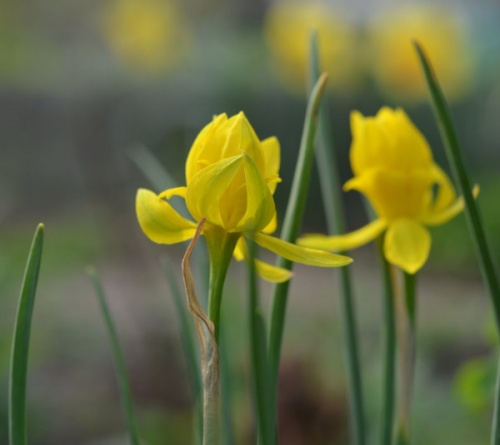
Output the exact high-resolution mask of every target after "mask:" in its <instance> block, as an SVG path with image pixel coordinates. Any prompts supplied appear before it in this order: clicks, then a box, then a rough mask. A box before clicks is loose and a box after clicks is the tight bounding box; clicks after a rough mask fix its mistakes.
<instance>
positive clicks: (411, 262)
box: [384, 219, 431, 274]
mask: <svg viewBox="0 0 500 445" xmlns="http://www.w3.org/2000/svg"><path fill="white" fill-rule="evenodd" d="M430 250H431V235H430V234H429V231H428V230H427V229H426V228H425V227H424V226H422V225H421V224H419V223H418V222H417V221H414V220H411V219H398V220H397V221H395V222H394V223H392V224H391V225H390V226H389V228H388V229H387V232H386V234H385V240H384V254H385V257H386V259H387V261H389V263H391V264H394V265H396V266H399V267H400V268H401V269H403V270H404V271H406V272H408V273H410V274H414V273H416V272H418V270H420V268H421V267H422V266H423V265H424V264H425V262H426V261H427V258H428V256H429V252H430Z"/></svg>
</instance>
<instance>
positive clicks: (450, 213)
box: [421, 185, 479, 226]
mask: <svg viewBox="0 0 500 445" xmlns="http://www.w3.org/2000/svg"><path fill="white" fill-rule="evenodd" d="M472 194H473V196H474V198H477V195H479V186H478V185H475V186H474V188H473V189H472ZM464 208H465V201H464V198H463V196H460V197H459V198H457V199H456V200H455V202H454V203H453V204H451V205H450V206H449V207H447V208H446V209H443V210H440V211H436V212H434V213H430V214H429V215H426V216H425V217H424V218H422V219H421V221H422V223H424V224H426V225H428V226H440V225H441V224H445V223H447V222H448V221H449V220H450V219H452V218H454V217H455V216H457V215H458V214H459V213H461V212H462V211H463V210H464Z"/></svg>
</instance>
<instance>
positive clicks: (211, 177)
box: [136, 113, 352, 282]
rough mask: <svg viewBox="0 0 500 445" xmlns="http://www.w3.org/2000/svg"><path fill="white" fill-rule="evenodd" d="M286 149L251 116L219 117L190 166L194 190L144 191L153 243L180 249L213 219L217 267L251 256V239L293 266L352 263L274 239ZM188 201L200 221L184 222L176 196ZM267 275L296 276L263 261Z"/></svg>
mask: <svg viewBox="0 0 500 445" xmlns="http://www.w3.org/2000/svg"><path fill="white" fill-rule="evenodd" d="M279 166H280V146H279V142H278V140H277V139H276V138H274V137H271V138H268V139H264V140H263V141H260V140H259V138H258V137H257V135H256V134H255V131H254V129H253V128H252V126H251V125H250V123H249V122H248V120H247V118H246V117H245V115H244V114H243V113H239V114H238V115H236V116H233V117H231V118H228V117H227V116H226V114H221V115H218V116H215V117H214V119H213V121H212V122H211V123H210V124H208V125H207V126H206V127H205V128H204V129H203V130H202V131H201V132H200V134H199V135H198V137H197V138H196V140H195V141H194V143H193V146H192V147H191V150H190V152H189V155H188V158H187V161H186V186H184V187H177V188H173V189H169V190H166V191H164V192H163V193H160V194H159V195H157V194H156V193H153V192H152V191H149V190H145V189H140V190H139V191H138V193H137V199H136V211H137V217H138V220H139V224H140V226H141V228H142V230H143V232H144V233H145V234H146V236H147V237H148V238H149V239H151V240H152V241H154V242H156V243H159V244H174V243H179V242H182V241H186V240H188V239H190V238H192V237H193V236H194V234H195V231H196V227H197V224H198V223H199V222H200V221H201V220H203V219H205V220H206V222H205V225H204V226H203V235H204V237H205V239H206V241H207V245H208V249H209V253H210V257H211V262H212V266H214V264H213V263H217V262H228V260H225V259H224V257H225V253H227V252H229V259H230V256H231V254H234V256H235V257H236V259H237V260H242V259H244V258H247V256H248V252H247V248H246V244H245V241H244V238H243V236H244V235H246V236H250V237H252V238H253V239H254V240H255V242H256V243H257V244H259V245H261V246H262V247H264V248H266V249H269V250H271V251H272V252H275V253H277V254H278V255H281V256H283V257H285V258H287V259H289V260H291V261H296V262H300V263H303V264H308V265H312V266H323V267H336V266H343V265H346V264H349V263H350V262H351V261H352V260H351V259H350V258H347V257H344V256H340V255H335V254H331V253H329V252H326V251H322V250H316V249H309V248H304V247H301V246H297V245H295V244H291V243H287V242H285V241H282V240H280V239H278V238H275V237H272V236H270V235H269V233H272V232H273V231H274V230H275V228H276V209H275V205H274V199H273V194H274V191H275V190H276V186H277V184H278V183H279V182H280V177H279ZM173 196H180V197H182V198H184V199H185V200H186V205H187V208H188V210H189V213H190V214H191V216H192V217H193V219H194V221H192V220H189V219H185V218H184V217H182V216H181V215H180V214H179V213H178V212H177V211H176V210H175V209H174V208H173V207H172V205H171V204H170V202H169V201H170V198H172V197H173ZM257 270H258V272H259V273H260V275H261V276H262V277H263V278H265V279H267V280H268V281H273V282H282V281H286V280H288V279H289V278H290V276H291V273H290V272H289V271H287V270H284V269H281V268H277V267H275V266H272V265H270V264H266V263H263V262H260V261H259V262H257Z"/></svg>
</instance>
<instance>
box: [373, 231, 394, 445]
mask: <svg viewBox="0 0 500 445" xmlns="http://www.w3.org/2000/svg"><path fill="white" fill-rule="evenodd" d="M377 244H378V250H379V256H380V262H381V266H382V274H383V277H384V337H385V342H384V349H385V350H384V377H383V379H384V380H383V395H384V402H383V403H384V405H383V408H382V429H381V436H380V445H391V444H392V441H393V432H394V399H395V393H396V319H395V316H394V268H393V266H391V265H390V264H389V263H388V262H387V260H386V259H385V255H384V252H383V237H380V239H379V240H378V243H377Z"/></svg>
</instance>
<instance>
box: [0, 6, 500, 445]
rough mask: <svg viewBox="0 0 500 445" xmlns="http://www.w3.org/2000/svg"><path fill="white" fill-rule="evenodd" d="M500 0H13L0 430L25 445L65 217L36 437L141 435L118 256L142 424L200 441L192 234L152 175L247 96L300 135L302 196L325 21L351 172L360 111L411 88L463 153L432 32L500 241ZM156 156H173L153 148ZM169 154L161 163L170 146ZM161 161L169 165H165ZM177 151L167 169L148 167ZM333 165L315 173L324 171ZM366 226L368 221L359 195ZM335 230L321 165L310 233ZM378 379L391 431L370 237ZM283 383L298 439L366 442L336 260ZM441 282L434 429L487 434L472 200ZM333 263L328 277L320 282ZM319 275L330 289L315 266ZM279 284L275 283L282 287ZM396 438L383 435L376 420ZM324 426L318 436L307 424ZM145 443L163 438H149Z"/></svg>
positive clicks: (411, 98)
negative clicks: (143, 216)
mask: <svg viewBox="0 0 500 445" xmlns="http://www.w3.org/2000/svg"><path fill="white" fill-rule="evenodd" d="M499 24H500V5H499V3H498V2H497V1H494V0H478V1H475V2H465V1H462V2H460V1H451V0H450V1H448V2H445V1H443V2H416V1H415V2H410V1H407V2H400V1H396V0H394V1H389V0H378V1H374V2H368V1H366V0H356V1H348V0H343V1H342V0H339V1H333V0H332V1H328V2H327V1H324V2H311V1H302V2H293V3H292V2H287V1H282V2H270V1H265V0H259V1H253V0H238V1H229V0H205V1H203V0H186V1H181V0H106V1H96V0H66V1H61V0H44V1H42V0H28V1H25V2H15V1H13V0H4V1H3V2H1V3H0V227H1V230H0V291H1V292H0V443H2V444H3V443H7V426H6V425H7V424H6V406H7V403H6V393H7V371H8V355H9V350H10V342H11V335H12V329H13V323H14V315H15V308H16V303H17V296H18V292H19V286H20V282H21V279H22V274H23V267H24V261H25V259H26V255H27V253H28V249H29V243H30V239H31V235H32V233H33V231H34V229H35V227H36V224H37V223H38V222H40V221H42V222H44V223H45V225H46V245H45V251H44V258H43V264H42V275H41V279H40V283H39V292H38V297H37V302H36V307H35V318H34V325H33V334H32V335H33V340H32V349H31V357H30V360H31V361H30V374H29V379H30V380H29V438H30V442H31V443H36V444H42V445H43V444H61V445H63V444H114V443H125V432H124V431H125V429H124V421H123V416H122V413H121V409H120V404H119V397H118V391H117V387H116V383H115V377H114V371H113V366H112V362H111V355H110V351H109V346H108V340H107V337H106V334H105V331H104V327H103V323H102V319H101V314H100V313H99V310H98V305H97V302H96V299H95V296H94V293H93V290H92V288H91V286H90V282H89V279H88V277H87V276H86V274H85V266H87V265H88V264H93V265H95V266H96V267H97V268H98V270H99V271H100V273H101V276H102V279H103V282H104V285H105V287H106V290H107V292H108V295H109V298H110V304H111V308H112V311H113V314H114V315H115V317H116V320H117V324H118V329H119V332H120V335H121V337H122V339H123V344H124V352H125V356H126V360H127V365H128V368H129V371H130V374H131V381H132V387H133V392H134V397H135V400H136V404H137V411H138V418H139V424H140V430H141V434H142V435H143V436H144V438H145V439H146V441H147V443H150V444H153V445H154V444H158V445H161V444H176V445H177V444H178V445H183V444H188V443H190V434H191V431H192V428H191V421H192V417H191V414H192V405H193V404H192V393H191V390H190V388H189V384H188V378H187V376H186V365H185V362H184V357H183V353H182V349H181V347H180V341H179V329H178V322H177V320H176V318H175V315H174V311H173V303H172V301H171V298H170V295H169V291H168V286H167V283H166V280H165V278H164V275H163V271H162V268H161V266H160V263H159V261H158V258H159V257H160V255H163V254H165V253H168V254H169V256H170V257H171V260H172V262H173V264H174V267H175V268H177V270H180V264H179V258H180V256H181V255H182V252H183V250H184V246H174V247H172V248H171V247H168V248H167V247H164V246H163V247H162V246H155V245H152V244H151V243H150V242H149V240H147V239H146V238H145V237H144V235H143V234H142V233H141V232H140V229H139V227H138V225H137V222H136V218H135V212H134V199H135V191H136V189H137V188H138V187H144V186H146V187H150V188H154V189H156V190H158V191H159V189H161V188H162V187H166V186H167V185H168V184H166V183H163V181H164V178H163V176H162V172H161V169H160V168H159V166H161V168H164V169H166V170H167V171H168V172H169V173H170V175H171V177H172V180H173V181H175V183H177V184H179V185H181V184H183V183H184V172H183V166H184V161H185V157H186V154H187V152H188V150H189V148H190V144H191V143H192V141H193V139H194V137H195V136H196V134H197V132H198V131H199V130H200V129H201V128H202V127H203V126H204V125H205V124H206V123H207V122H209V121H210V119H211V116H212V115H214V114H218V113H221V112H226V113H228V114H230V115H231V114H234V113H237V112H239V111H240V110H243V111H244V112H245V113H246V115H247V117H248V118H249V120H250V122H251V123H252V125H253V126H254V128H255V130H256V132H257V134H258V135H259V136H260V137H261V138H264V137H267V136H271V135H276V136H277V137H278V138H279V140H280V142H281V147H282V171H281V175H282V178H283V182H282V184H281V185H280V186H279V187H278V190H277V192H276V199H277V205H278V209H279V212H280V214H281V215H283V213H282V212H283V209H284V206H285V204H286V199H287V196H288V192H289V187H290V183H291V178H292V174H293V167H294V163H295V160H296V155H297V151H298V145H299V141H300V134H301V127H302V122H303V118H304V112H305V100H306V94H305V92H306V84H307V69H306V67H307V57H308V43H307V40H308V34H309V31H310V29H311V27H314V28H316V29H317V30H318V33H319V39H320V52H321V57H322V61H323V64H324V69H325V70H326V71H328V73H329V89H328V92H327V96H326V97H325V100H327V101H328V103H329V106H330V111H331V125H332V128H333V130H334V133H335V140H336V145H337V149H338V151H339V153H340V157H341V159H340V166H341V176H342V178H341V180H342V181H345V180H347V179H348V178H349V177H350V176H351V171H350V167H349V163H348V150H349V145H350V129H349V114H350V111H351V110H353V109H358V110H360V111H361V112H362V113H363V114H367V115H370V114H374V113H376V111H377V110H378V109H379V108H380V107H381V106H383V105H390V106H402V107H404V108H405V109H406V111H407V112H408V114H409V115H410V117H411V118H412V119H413V120H414V122H415V123H416V124H417V126H418V127H419V128H420V129H421V130H422V132H423V133H424V134H425V136H426V137H427V138H428V140H429V142H430V144H431V146H432V147H433V149H434V155H435V158H436V159H437V160H438V163H439V164H440V165H441V166H443V168H445V169H446V170H448V166H447V164H446V160H445V158H444V154H443V151H442V146H441V142H440V140H439V134H438V130H437V127H436V124H435V122H434V119H433V116H432V112H431V109H430V106H429V104H428V98H427V95H426V91H425V85H424V83H423V79H422V77H421V75H420V71H419V68H418V65H417V62H416V57H415V54H414V53H413V50H412V47H411V43H410V39H412V38H418V39H419V40H420V41H421V42H422V43H423V44H424V46H425V47H426V48H427V49H428V51H429V55H430V57H431V58H432V59H433V61H434V63H435V68H436V71H437V74H438V77H439V78H440V79H441V81H442V84H443V86H444V90H445V92H446V93H447V95H448V97H449V99H450V101H451V105H452V109H453V113H454V117H455V119H456V122H457V125H458V129H459V134H460V137H461V141H462V143H463V147H464V150H465V157H466V160H467V162H468V165H469V167H470V169H471V172H472V176H473V179H474V180H475V181H476V182H478V183H480V184H481V195H480V197H479V203H480V207H481V209H482V213H483V216H484V220H485V222H486V226H487V228H488V230H489V237H490V243H491V245H492V247H493V252H499V251H500V206H498V193H500V179H499V178H498V166H499V165H500V151H499V150H498V134H499V130H498V117H499V116H500V81H499V79H500V31H499V29H500V26H499ZM154 159H156V160H157V161H158V162H159V164H154V162H153V160H154ZM152 162H153V164H152ZM151 164H152V165H153V167H151ZM154 167H155V168H156V170H154V171H153V174H154V173H155V171H156V176H155V178H156V180H155V181H154V183H153V184H151V183H150V182H149V179H148V178H147V177H146V176H145V175H144V172H143V169H144V168H146V169H149V171H150V172H151V169H152V168H154ZM315 177H316V175H313V178H315ZM345 203H346V206H347V211H348V220H349V227H350V228H351V229H354V228H357V227H360V226H361V225H362V224H363V223H364V221H365V216H364V214H363V210H362V206H361V205H360V204H361V203H360V200H359V197H358V196H356V194H355V193H354V192H351V193H349V194H346V195H345ZM312 230H314V231H321V230H325V225H324V221H323V212H322V210H321V205H320V197H319V187H318V184H317V182H316V179H313V183H312V184H311V192H310V200H309V203H308V211H307V215H306V219H305V223H304V232H306V231H312ZM353 256H354V258H355V260H356V264H355V265H354V266H353V271H354V274H355V276H356V294H357V302H358V308H359V311H360V330H361V334H362V336H361V339H362V345H363V369H364V370H365V386H366V390H367V394H368V396H369V414H370V416H371V419H373V420H372V424H371V425H370V428H371V430H373V432H374V434H375V432H376V429H377V425H376V422H377V420H378V418H379V416H378V410H379V405H378V394H379V392H380V383H381V379H380V353H381V345H380V320H381V301H380V292H379V289H380V286H379V284H378V278H377V276H378V275H377V264H376V261H375V256H374V254H373V252H372V249H371V248H365V249H361V250H360V251H356V252H354V253H353ZM241 273H242V271H241V270H240V268H239V267H238V266H237V265H234V266H232V268H231V277H232V279H230V282H229V283H228V290H227V295H226V297H225V301H224V309H223V310H224V311H225V316H226V318H227V326H228V327H227V329H232V330H234V335H231V341H230V344H229V345H228V346H227V348H228V351H229V358H230V360H231V363H232V368H233V369H234V379H233V380H234V388H235V390H234V400H233V402H234V403H233V404H234V406H233V409H234V412H235V417H237V419H238V422H237V425H236V431H237V433H236V434H237V436H238V442H237V443H242V444H245V443H250V439H251V425H252V419H251V416H250V414H249V413H250V401H249V397H248V388H249V381H248V380H249V379H248V366H247V362H248V354H247V344H246V330H245V322H244V321H245V315H244V309H245V294H244V291H243V289H242V288H241V287H240V286H241V285H238V283H241V282H242V279H243V277H242V278H241V279H240V280H237V279H234V277H238V278H239V277H240V274H241ZM296 275H297V276H296V278H295V281H294V284H293V285H292V293H291V296H290V308H289V311H288V317H289V319H288V324H287V332H286V336H285V345H284V347H285V356H284V363H283V374H282V381H281V383H282V390H281V396H280V413H281V414H280V419H281V423H280V430H281V435H282V437H283V443H286V444H287V445H294V444H305V443H308V444H316V443H317V444H326V443H337V444H342V443H347V442H346V437H347V426H346V425H347V420H346V419H347V406H346V403H347V402H346V400H347V396H346V390H345V382H346V376H345V372H344V358H343V351H342V343H341V341H342V329H341V326H342V320H341V319H340V318H339V314H338V312H339V311H338V304H337V300H338V296H337V286H336V285H337V283H336V275H335V274H334V276H333V278H331V276H330V275H331V273H330V272H326V271H316V270H312V268H300V267H299V268H298V269H297V274H296ZM421 275H422V277H421V286H420V301H419V305H420V306H421V307H420V313H419V325H420V329H421V333H420V338H419V345H418V350H419V358H420V359H421V361H420V363H419V368H418V370H417V390H416V401H415V430H416V442H417V443H426V444H430V445H432V444H438V443H455V444H458V445H460V444H471V443H485V442H486V441H487V437H488V434H489V416H490V409H491V400H490V396H489V391H490V389H491V385H492V383H491V380H492V366H493V365H492V360H493V358H492V357H490V351H492V349H493V348H494V346H495V344H496V339H495V338H493V336H492V335H491V334H490V333H489V328H488V320H489V315H488V314H489V306H488V304H487V303H488V302H487V298H486V294H485V291H484V289H483V287H482V285H481V282H480V276H479V272H478V268H477V264H476V260H475V257H474V252H473V250H472V246H471V243H470V241H469V236H468V234H467V231H466V226H465V222H464V218H463V217H459V218H456V220H454V221H452V222H451V223H450V224H449V225H446V226H445V227H440V228H436V229H435V230H433V251H432V254H431V259H430V261H429V263H428V265H427V266H426V267H425V268H424V270H423V272H422V274H421ZM312 280H313V281H312ZM312 282H313V283H314V290H315V292H314V295H311V293H312V292H311V283H312ZM268 290H269V288H268V287H266V286H263V293H264V296H267V294H268ZM375 437H376V435H375ZM306 438H307V439H306ZM145 443H146V442H145Z"/></svg>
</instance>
